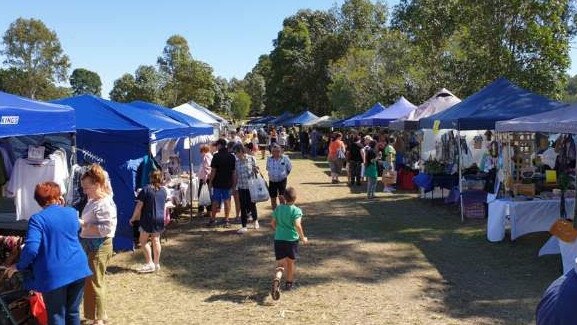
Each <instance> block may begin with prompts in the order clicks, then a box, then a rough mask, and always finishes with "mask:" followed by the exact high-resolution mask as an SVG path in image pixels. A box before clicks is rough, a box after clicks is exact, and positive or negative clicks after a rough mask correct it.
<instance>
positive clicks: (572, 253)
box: [539, 236, 577, 274]
mask: <svg viewBox="0 0 577 325" xmlns="http://www.w3.org/2000/svg"><path fill="white" fill-rule="evenodd" d="M553 254H561V261H562V262H563V274H565V273H567V272H569V271H570V270H572V269H573V268H574V267H575V258H577V240H576V241H574V242H572V243H566V242H564V241H562V240H559V238H557V237H555V236H551V238H549V240H548V241H547V242H546V243H545V245H543V247H541V250H539V256H543V255H553Z"/></svg>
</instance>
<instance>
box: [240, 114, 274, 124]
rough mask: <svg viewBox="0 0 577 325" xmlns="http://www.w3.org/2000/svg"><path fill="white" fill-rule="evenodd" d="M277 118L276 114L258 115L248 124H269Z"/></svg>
mask: <svg viewBox="0 0 577 325" xmlns="http://www.w3.org/2000/svg"><path fill="white" fill-rule="evenodd" d="M274 119H276V116H272V115H270V116H263V117H258V118H255V119H252V120H250V121H248V122H247V125H256V124H268V123H269V122H270V121H272V120H274Z"/></svg>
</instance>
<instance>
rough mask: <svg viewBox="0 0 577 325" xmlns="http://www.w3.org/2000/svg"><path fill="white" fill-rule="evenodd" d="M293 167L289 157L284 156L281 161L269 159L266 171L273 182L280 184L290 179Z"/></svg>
mask: <svg viewBox="0 0 577 325" xmlns="http://www.w3.org/2000/svg"><path fill="white" fill-rule="evenodd" d="M291 169H292V165H291V161H290V159H289V157H288V156H285V155H282V156H280V157H279V159H275V158H274V157H272V156H271V157H268V159H267V161H266V170H268V178H269V180H270V181H271V182H280V181H282V180H284V179H285V178H287V177H288V174H289V173H290V172H291Z"/></svg>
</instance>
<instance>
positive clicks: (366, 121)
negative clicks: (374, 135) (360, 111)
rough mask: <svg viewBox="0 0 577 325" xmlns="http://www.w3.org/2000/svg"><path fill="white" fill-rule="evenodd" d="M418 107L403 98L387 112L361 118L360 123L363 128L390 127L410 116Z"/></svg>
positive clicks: (386, 110) (387, 109) (388, 108)
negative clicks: (398, 120) (393, 122)
mask: <svg viewBox="0 0 577 325" xmlns="http://www.w3.org/2000/svg"><path fill="white" fill-rule="evenodd" d="M416 108H417V106H415V105H413V104H412V103H411V102H409V101H408V100H407V99H406V98H405V97H403V96H401V98H399V100H397V101H396V102H395V103H394V104H393V105H391V106H389V107H387V108H386V109H385V110H383V111H381V112H379V113H376V114H373V115H369V116H366V117H363V118H359V119H358V121H359V123H360V125H361V126H388V125H389V123H390V122H392V121H394V120H397V119H400V118H403V117H407V116H409V114H410V113H411V112H412V111H413V110H415V109H416Z"/></svg>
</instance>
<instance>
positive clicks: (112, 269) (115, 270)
mask: <svg viewBox="0 0 577 325" xmlns="http://www.w3.org/2000/svg"><path fill="white" fill-rule="evenodd" d="M126 253H127V254H128V252H126ZM106 273H107V274H122V273H137V272H136V270H134V269H130V268H127V267H122V266H118V265H111V266H108V267H107V268H106Z"/></svg>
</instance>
